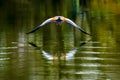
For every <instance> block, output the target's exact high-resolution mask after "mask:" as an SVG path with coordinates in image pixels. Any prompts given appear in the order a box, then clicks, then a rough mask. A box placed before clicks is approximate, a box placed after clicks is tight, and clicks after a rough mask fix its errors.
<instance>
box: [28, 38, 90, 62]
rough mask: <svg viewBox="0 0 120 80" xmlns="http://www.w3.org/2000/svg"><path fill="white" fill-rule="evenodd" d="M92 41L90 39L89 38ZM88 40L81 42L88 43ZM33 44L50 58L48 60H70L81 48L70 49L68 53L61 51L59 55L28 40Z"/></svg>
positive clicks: (45, 56)
mask: <svg viewBox="0 0 120 80" xmlns="http://www.w3.org/2000/svg"><path fill="white" fill-rule="evenodd" d="M88 41H90V40H88ZM88 41H85V42H82V43H80V46H83V45H84V44H86V43H87V42H88ZM28 43H29V44H30V45H31V46H33V47H35V48H36V49H37V50H41V53H42V55H43V56H44V58H46V59H48V60H70V59H73V58H74V55H75V54H76V53H77V51H78V50H79V48H78V47H77V48H74V49H72V50H70V51H69V52H68V53H64V54H62V53H60V54H58V55H56V54H54V55H53V54H50V53H48V52H46V51H45V50H42V49H41V47H39V46H37V45H36V44H34V43H32V42H28Z"/></svg>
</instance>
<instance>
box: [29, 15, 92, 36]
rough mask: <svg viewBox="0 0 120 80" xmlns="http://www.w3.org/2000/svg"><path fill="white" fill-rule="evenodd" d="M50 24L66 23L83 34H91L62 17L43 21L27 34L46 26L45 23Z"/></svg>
mask: <svg viewBox="0 0 120 80" xmlns="http://www.w3.org/2000/svg"><path fill="white" fill-rule="evenodd" d="M50 22H54V23H56V24H61V23H62V22H66V23H68V24H70V25H71V26H73V27H75V28H77V29H78V30H80V31H81V32H83V33H85V34H87V35H91V34H89V33H87V32H85V31H84V30H83V29H82V28H81V27H80V26H78V25H77V24H75V23H74V22H73V21H72V20H70V19H68V18H65V17H63V16H55V17H52V18H49V19H47V20H45V21H44V22H43V23H42V24H40V25H39V26H37V27H35V28H34V29H33V30H32V31H30V32H28V33H27V34H29V33H33V32H35V31H36V30H38V29H39V28H41V27H43V26H44V25H46V24H47V23H50Z"/></svg>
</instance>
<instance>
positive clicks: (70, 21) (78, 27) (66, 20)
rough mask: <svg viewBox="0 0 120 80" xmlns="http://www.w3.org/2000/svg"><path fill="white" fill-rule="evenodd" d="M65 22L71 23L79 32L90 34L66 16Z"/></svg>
mask: <svg viewBox="0 0 120 80" xmlns="http://www.w3.org/2000/svg"><path fill="white" fill-rule="evenodd" d="M65 22H67V23H68V24H70V25H72V26H73V27H75V28H77V29H79V30H80V31H81V32H83V33H85V34H87V35H91V34H89V33H87V32H85V31H84V30H83V29H82V28H81V27H80V26H78V25H77V24H75V23H74V22H73V21H72V20H70V19H68V18H65Z"/></svg>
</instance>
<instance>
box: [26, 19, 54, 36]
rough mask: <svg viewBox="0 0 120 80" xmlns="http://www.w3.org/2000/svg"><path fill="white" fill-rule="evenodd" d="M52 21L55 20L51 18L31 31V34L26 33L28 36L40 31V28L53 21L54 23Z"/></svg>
mask: <svg viewBox="0 0 120 80" xmlns="http://www.w3.org/2000/svg"><path fill="white" fill-rule="evenodd" d="M52 19H53V18H49V19H47V20H45V21H44V22H43V23H42V24H40V25H39V26H37V27H35V28H34V29H33V30H32V31H30V32H28V33H26V34H29V33H33V32H35V31H36V30H38V29H39V28H41V27H43V26H44V25H45V24H47V23H50V22H52V21H53V20H52Z"/></svg>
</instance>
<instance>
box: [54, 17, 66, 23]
mask: <svg viewBox="0 0 120 80" xmlns="http://www.w3.org/2000/svg"><path fill="white" fill-rule="evenodd" d="M52 20H53V21H54V22H55V23H61V22H64V20H65V18H64V17H63V16H55V17H53V18H52Z"/></svg>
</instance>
